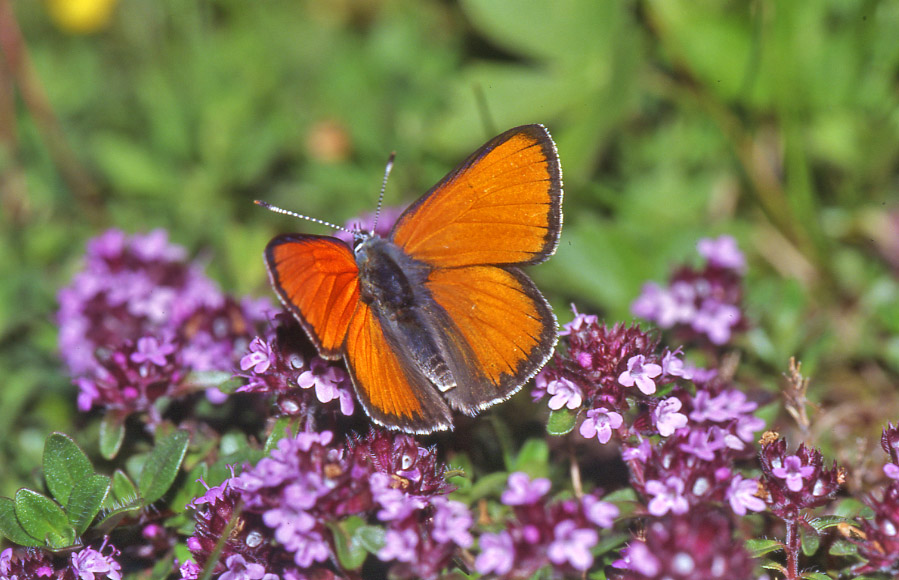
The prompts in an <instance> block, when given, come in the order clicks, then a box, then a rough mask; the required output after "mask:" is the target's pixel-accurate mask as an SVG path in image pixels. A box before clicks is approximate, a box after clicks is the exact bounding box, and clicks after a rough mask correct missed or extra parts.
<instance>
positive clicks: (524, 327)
mask: <svg viewBox="0 0 899 580" xmlns="http://www.w3.org/2000/svg"><path fill="white" fill-rule="evenodd" d="M427 286H428V289H429V290H430V291H431V295H432V296H433V298H434V301H435V302H437V304H439V305H440V306H441V307H442V308H443V309H444V310H445V311H446V313H447V314H448V315H449V318H450V319H452V320H453V322H454V323H455V326H456V329H457V333H458V334H459V335H460V336H461V337H462V339H463V340H464V341H465V344H466V345H467V347H468V348H469V349H470V351H471V352H472V354H473V355H474V358H475V360H476V363H477V371H478V372H477V374H476V375H475V376H478V375H479V376H480V381H479V384H478V385H470V384H466V383H460V384H459V385H458V386H457V387H456V388H455V389H452V390H450V391H448V392H447V393H446V394H445V396H446V397H447V399H448V400H449V401H450V404H451V405H452V406H453V407H454V408H457V409H460V410H462V411H464V412H466V413H468V414H474V413H475V412H476V411H480V410H482V409H485V408H487V407H489V406H491V405H493V404H495V403H498V402H500V401H503V400H505V399H507V398H509V397H510V396H512V395H513V394H514V393H515V392H516V391H518V389H519V388H520V387H521V385H523V384H524V383H525V382H526V381H527V380H528V379H529V378H531V377H532V376H533V375H534V374H536V373H537V371H539V370H540V368H541V367H543V365H544V363H546V361H547V360H548V359H549V357H550V356H551V355H552V352H553V348H554V347H555V344H556V319H555V316H554V315H553V313H552V309H551V308H550V306H549V304H548V303H547V302H546V300H545V299H544V298H543V296H542V295H541V294H540V292H539V291H538V290H537V287H536V286H534V283H533V282H531V280H530V279H529V278H528V277H527V276H525V275H524V274H523V273H522V272H520V271H519V270H517V269H516V268H509V269H504V268H497V267H493V266H469V267H466V268H453V269H438V270H434V271H433V272H432V273H431V275H430V277H429V279H428V283H427Z"/></svg>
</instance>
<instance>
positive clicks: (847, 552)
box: [827, 538, 858, 556]
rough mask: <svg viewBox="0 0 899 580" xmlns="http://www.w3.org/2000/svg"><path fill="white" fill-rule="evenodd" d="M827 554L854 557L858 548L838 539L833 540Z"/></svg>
mask: <svg viewBox="0 0 899 580" xmlns="http://www.w3.org/2000/svg"><path fill="white" fill-rule="evenodd" d="M827 553H828V554H830V555H832V556H855V555H857V554H858V546H856V545H855V544H853V543H852V542H849V541H847V540H844V539H842V538H840V539H837V540H834V542H833V543H832V544H831V545H830V549H829V550H827Z"/></svg>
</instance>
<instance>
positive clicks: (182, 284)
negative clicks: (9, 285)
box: [57, 230, 269, 421]
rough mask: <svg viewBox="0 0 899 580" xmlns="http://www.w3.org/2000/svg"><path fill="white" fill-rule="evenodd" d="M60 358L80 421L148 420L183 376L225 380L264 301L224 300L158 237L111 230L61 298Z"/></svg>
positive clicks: (261, 316) (91, 248)
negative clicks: (104, 416)
mask: <svg viewBox="0 0 899 580" xmlns="http://www.w3.org/2000/svg"><path fill="white" fill-rule="evenodd" d="M58 298H59V305H60V307H59V312H58V315H57V320H58V322H59V349H60V354H61V355H62V358H63V360H64V361H65V362H66V364H67V366H68V367H69V370H70V371H71V373H72V375H73V377H75V382H76V384H77V385H78V387H79V396H78V407H79V409H81V410H82V411H87V410H90V409H91V408H93V407H102V408H105V409H108V410H112V411H115V412H117V413H119V414H121V415H128V414H130V413H134V412H149V413H150V420H151V421H153V420H155V418H154V416H153V403H154V402H155V401H156V400H157V399H159V397H161V396H163V395H167V396H178V395H180V394H182V393H180V392H179V388H180V387H182V386H183V381H184V379H185V377H186V376H187V375H188V373H190V372H193V371H226V372H229V371H231V370H232V369H233V368H234V366H235V364H236V363H237V360H238V358H239V356H240V354H241V353H242V352H243V351H245V350H246V346H247V344H248V343H249V340H250V338H251V337H252V336H253V334H255V327H257V326H259V325H260V324H261V323H262V322H264V321H265V319H266V315H265V312H266V309H268V308H269V303H268V301H250V300H244V301H242V302H238V301H237V300H235V299H233V298H231V297H229V296H226V295H224V294H223V293H222V292H220V291H219V289H218V288H217V287H216V285H215V284H214V283H213V282H212V281H211V280H209V279H208V278H207V277H206V276H205V275H204V274H203V273H202V271H201V268H200V266H198V265H196V264H191V263H189V262H187V261H186V251H185V250H184V248H182V247H180V246H176V245H172V244H170V243H169V241H168V238H167V235H166V233H165V232H164V231H163V230H156V231H154V232H151V233H149V234H146V235H134V236H127V235H125V233H123V232H121V231H119V230H109V231H107V232H106V233H104V234H102V235H101V236H99V237H97V238H95V239H93V240H91V241H90V242H89V243H88V247H87V254H86V256H85V265H84V268H83V269H82V270H81V271H80V272H78V273H77V274H76V275H75V276H74V278H73V280H72V283H71V284H70V285H69V286H68V287H66V288H64V289H62V290H61V291H60V292H59V297H58Z"/></svg>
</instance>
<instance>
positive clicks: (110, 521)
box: [91, 499, 143, 535]
mask: <svg viewBox="0 0 899 580" xmlns="http://www.w3.org/2000/svg"><path fill="white" fill-rule="evenodd" d="M142 509H143V502H142V501H141V500H140V499H135V500H134V501H133V502H131V503H130V504H128V505H122V506H118V507H116V508H114V509H112V510H111V511H109V512H106V513H105V514H104V515H103V518H102V519H100V521H99V522H97V525H95V526H94V527H93V529H92V530H91V531H92V532H94V533H97V534H98V535H102V534H108V533H109V532H111V531H112V529H113V528H115V527H116V526H118V525H119V522H121V521H122V520H123V519H125V518H126V517H128V516H133V517H137V515H138V514H140V511H141V510H142Z"/></svg>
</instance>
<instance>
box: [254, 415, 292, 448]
mask: <svg viewBox="0 0 899 580" xmlns="http://www.w3.org/2000/svg"><path fill="white" fill-rule="evenodd" d="M291 433H296V431H295V429H294V420H293V418H291V417H279V418H278V420H277V421H275V425H274V427H272V433H271V435H269V436H268V439H267V440H266V441H265V447H263V449H262V451H263V452H264V453H265V454H266V455H268V454H269V453H271V452H272V449H274V448H276V447H277V446H278V441H280V440H282V439H284V438H285V437H288V436H290V434H291Z"/></svg>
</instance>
